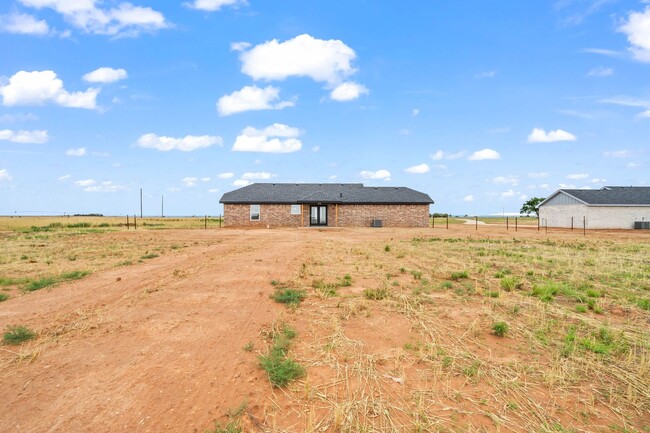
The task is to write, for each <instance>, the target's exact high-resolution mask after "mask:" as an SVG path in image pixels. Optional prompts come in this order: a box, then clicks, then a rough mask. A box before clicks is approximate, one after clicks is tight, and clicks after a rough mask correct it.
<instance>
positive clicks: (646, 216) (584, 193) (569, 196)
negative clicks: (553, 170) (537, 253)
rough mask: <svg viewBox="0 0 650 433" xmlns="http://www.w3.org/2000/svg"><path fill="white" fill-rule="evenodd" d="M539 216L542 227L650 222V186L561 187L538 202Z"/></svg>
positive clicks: (612, 226) (626, 225)
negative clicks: (595, 188)
mask: <svg viewBox="0 0 650 433" xmlns="http://www.w3.org/2000/svg"><path fill="white" fill-rule="evenodd" d="M539 218H540V224H541V226H542V227H544V226H548V227H566V228H570V227H574V228H579V229H582V228H583V226H586V228H588V229H633V228H635V223H636V222H646V224H644V225H647V223H648V222H650V187H647V186H606V187H603V188H601V189H598V190H594V189H560V190H557V191H556V192H554V193H553V194H551V195H550V196H549V197H548V198H547V199H546V200H544V201H543V202H542V203H541V204H540V205H539ZM638 225H639V224H637V226H638Z"/></svg>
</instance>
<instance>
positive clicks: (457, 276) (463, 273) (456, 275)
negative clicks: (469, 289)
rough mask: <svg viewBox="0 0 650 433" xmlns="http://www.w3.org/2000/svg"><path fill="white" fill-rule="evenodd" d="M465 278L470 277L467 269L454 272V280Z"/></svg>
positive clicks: (452, 275) (452, 277)
mask: <svg viewBox="0 0 650 433" xmlns="http://www.w3.org/2000/svg"><path fill="white" fill-rule="evenodd" d="M463 278H469V274H468V273H467V271H460V272H452V273H451V279H452V280H454V281H458V280H462V279H463Z"/></svg>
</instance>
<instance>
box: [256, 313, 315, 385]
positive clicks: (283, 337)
mask: <svg viewBox="0 0 650 433" xmlns="http://www.w3.org/2000/svg"><path fill="white" fill-rule="evenodd" d="M295 337H296V332H295V331H294V330H293V329H291V328H290V327H288V326H286V325H285V326H283V327H282V329H281V330H280V331H276V332H274V333H273V334H272V338H273V344H272V345H271V348H270V349H269V353H268V354H267V355H261V356H260V357H259V358H258V360H259V362H260V367H262V369H263V370H264V371H266V373H267V374H268V376H269V380H270V381H271V384H273V386H275V387H278V388H280V387H283V386H286V385H288V384H289V383H290V382H291V381H293V380H296V379H299V378H301V377H303V376H304V375H305V369H304V368H303V367H302V366H301V365H300V364H298V363H297V362H296V361H294V360H293V359H291V358H289V357H288V356H287V354H288V352H289V347H290V346H291V342H292V340H293V339H294V338H295Z"/></svg>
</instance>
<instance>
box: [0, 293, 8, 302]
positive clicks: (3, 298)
mask: <svg viewBox="0 0 650 433" xmlns="http://www.w3.org/2000/svg"><path fill="white" fill-rule="evenodd" d="M7 299H9V295H7V294H6V293H0V302H3V301H6V300H7Z"/></svg>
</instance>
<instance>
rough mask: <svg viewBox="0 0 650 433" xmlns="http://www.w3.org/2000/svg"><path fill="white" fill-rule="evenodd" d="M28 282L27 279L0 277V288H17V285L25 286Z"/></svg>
mask: <svg viewBox="0 0 650 433" xmlns="http://www.w3.org/2000/svg"><path fill="white" fill-rule="evenodd" d="M28 282H29V280H28V279H27V278H8V277H0V286H17V285H19V284H26V283H28Z"/></svg>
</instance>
